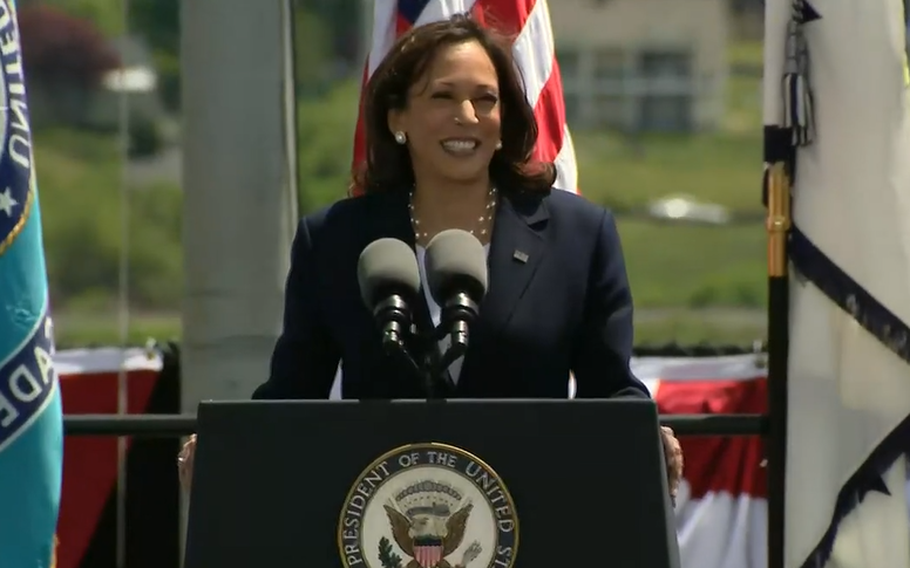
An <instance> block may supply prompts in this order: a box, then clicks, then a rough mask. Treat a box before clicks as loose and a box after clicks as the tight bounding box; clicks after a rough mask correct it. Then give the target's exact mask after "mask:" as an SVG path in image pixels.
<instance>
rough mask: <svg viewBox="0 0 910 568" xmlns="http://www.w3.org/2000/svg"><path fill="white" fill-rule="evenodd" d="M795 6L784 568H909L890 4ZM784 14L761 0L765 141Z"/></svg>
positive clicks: (778, 102)
mask: <svg viewBox="0 0 910 568" xmlns="http://www.w3.org/2000/svg"><path fill="white" fill-rule="evenodd" d="M807 3H808V4H811V6H809V5H806V6H803V4H806V3H805V2H802V1H801V0H799V1H797V2H796V7H797V8H799V9H800V10H802V11H803V13H804V14H812V16H813V17H810V18H809V19H810V20H812V21H809V22H807V23H805V24H803V25H802V26H800V27H801V29H802V31H803V32H804V37H805V45H806V47H807V49H808V54H809V65H808V84H809V85H810V86H811V91H812V94H813V98H812V102H813V105H812V106H813V107H814V108H813V111H814V112H813V115H814V126H815V128H814V132H813V133H812V141H811V143H809V144H808V145H806V146H803V147H800V148H799V149H798V151H797V152H796V158H795V164H796V170H795V180H794V187H793V196H794V202H793V215H794V233H793V238H792V242H791V260H792V263H793V265H792V266H793V273H792V276H791V286H790V289H791V296H790V302H791V304H790V361H789V412H788V420H789V422H788V434H787V435H788V442H787V443H788V448H787V468H786V470H787V482H786V483H787V488H786V535H785V548H786V568H802V567H810V566H811V567H813V568H815V567H818V568H823V567H827V568H834V567H837V568H910V528H908V518H907V502H906V496H905V492H906V488H905V481H906V461H905V459H906V455H907V454H908V451H910V363H908V352H910V330H908V327H907V324H908V323H910V115H908V110H910V90H908V86H907V79H906V74H905V61H906V58H905V22H904V15H903V7H902V1H901V0H807ZM793 15H794V4H793V0H767V4H766V18H765V21H766V23H765V26H766V38H765V41H766V47H765V89H764V113H765V124H766V128H768V127H771V128H769V131H770V130H773V129H774V127H778V126H782V125H785V124H788V123H787V118H786V117H785V115H786V114H787V113H788V112H789V111H793V110H794V109H795V108H796V107H798V106H799V104H797V105H796V106H793V105H792V104H789V105H788V104H785V103H784V99H783V91H784V87H785V85H787V86H792V84H793V83H792V82H784V80H783V77H784V74H785V72H786V71H787V69H785V61H786V57H785V55H786V54H785V44H786V41H787V36H788V23H789V22H790V21H791V19H792V18H793ZM814 16H817V17H814ZM796 102H797V103H798V102H799V101H796ZM789 141H790V140H788V142H789ZM773 153H774V149H773V148H772V154H773Z"/></svg>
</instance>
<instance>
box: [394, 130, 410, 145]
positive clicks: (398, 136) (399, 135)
mask: <svg viewBox="0 0 910 568" xmlns="http://www.w3.org/2000/svg"><path fill="white" fill-rule="evenodd" d="M407 141H408V137H407V136H406V135H405V133H404V132H402V131H401V130H397V131H395V142H398V143H399V144H404V143H405V142H407Z"/></svg>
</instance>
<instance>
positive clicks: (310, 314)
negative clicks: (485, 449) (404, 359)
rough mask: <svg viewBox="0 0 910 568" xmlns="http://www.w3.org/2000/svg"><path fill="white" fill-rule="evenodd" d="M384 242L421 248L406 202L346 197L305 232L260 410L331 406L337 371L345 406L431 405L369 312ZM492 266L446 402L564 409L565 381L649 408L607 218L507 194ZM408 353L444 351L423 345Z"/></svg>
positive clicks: (567, 200)
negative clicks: (369, 292)
mask: <svg viewBox="0 0 910 568" xmlns="http://www.w3.org/2000/svg"><path fill="white" fill-rule="evenodd" d="M382 237H393V238H397V239H400V240H402V241H404V242H406V243H409V244H410V245H412V246H414V240H415V239H414V233H413V230H412V228H411V220H410V216H409V213H408V196H407V194H406V193H405V192H400V193H386V194H371V195H367V196H362V197H355V198H351V199H346V200H343V201H340V202H338V203H335V204H334V205H332V206H330V207H328V208H326V209H324V210H322V211H319V212H317V213H314V214H312V215H309V216H307V217H306V218H304V219H303V220H302V221H301V222H300V226H299V227H298V229H297V235H296V237H295V239H294V245H293V252H292V255H293V257H292V259H291V269H290V273H289V275H288V280H287V289H286V297H285V313H284V330H283V332H282V335H281V337H280V338H279V340H278V342H277V345H276V346H275V352H274V355H273V356H272V362H271V374H270V377H269V379H268V381H266V382H265V383H263V384H262V385H260V386H259V387H258V388H257V389H256V391H255V393H254V395H253V398H257V399H324V398H328V396H329V392H330V390H331V387H332V383H333V379H334V376H335V372H336V368H337V365H338V362H339V361H342V365H343V367H342V368H343V377H344V378H343V384H342V394H343V396H344V398H351V399H402V398H423V397H424V396H425V395H424V391H423V389H422V383H421V380H420V378H419V377H418V376H416V373H413V372H412V371H409V370H408V368H407V367H406V366H404V365H403V364H401V363H400V361H399V360H397V359H394V358H392V357H390V356H388V355H386V354H385V353H384V352H383V349H382V346H381V342H380V339H381V336H380V331H379V328H378V326H377V325H376V324H375V323H374V320H373V318H372V316H371V314H370V313H369V311H368V310H367V308H366V307H365V306H364V304H363V302H362V301H361V297H360V291H359V288H358V284H357V261H358V258H359V256H360V253H361V251H362V250H363V248H364V247H366V246H367V245H368V244H369V243H370V242H372V241H374V240H376V239H379V238H382ZM516 251H520V252H522V253H524V254H525V255H526V257H527V258H526V259H525V258H524V257H523V256H522V255H517V256H520V257H522V259H521V260H524V262H522V261H521V260H519V259H516V258H515V256H516V255H515V252H516ZM488 262H489V289H488V292H487V296H486V298H485V299H484V301H483V302H482V304H481V306H480V316H479V318H478V320H477V321H476V322H475V324H474V326H473V328H472V330H471V341H470V344H469V347H468V351H467V353H466V355H465V359H464V363H463V366H462V370H461V374H460V377H459V380H458V383H457V387H456V388H455V389H454V392H450V393H448V395H449V397H452V398H454V397H457V398H565V397H566V395H567V382H568V375H569V371H572V372H573V373H574V374H575V379H576V383H577V392H576V396H578V397H583V398H606V397H617V396H634V397H647V396H649V395H648V391H647V388H646V387H645V386H644V385H643V384H642V383H641V382H640V381H639V380H638V379H636V378H635V377H634V376H633V374H632V372H631V370H630V368H629V359H630V357H631V353H632V296H631V293H630V291H629V283H628V279H627V277H626V268H625V263H624V260H623V255H622V250H621V247H620V241H619V235H618V233H617V231H616V223H615V221H614V219H613V216H612V215H611V214H610V213H609V212H607V211H606V210H605V209H603V208H602V207H600V206H597V205H594V204H593V203H590V202H589V201H587V200H585V199H584V198H582V197H579V196H576V195H573V194H571V193H568V192H564V191H559V190H554V191H552V192H550V193H549V194H546V195H536V196H529V195H522V196H507V195H506V194H505V192H503V195H502V199H501V203H500V206H499V207H498V209H497V212H496V218H495V224H494V227H493V234H492V240H491V246H490V253H489V260H488ZM412 309H413V310H414V311H415V312H416V313H415V316H414V317H415V320H416V323H417V325H418V327H419V328H420V329H423V330H430V329H432V324H431V321H430V316H429V310H428V308H427V305H426V302H425V301H424V297H423V295H421V297H420V299H419V301H418V305H417V306H416V307H414V308H412ZM409 348H410V349H411V350H412V351H417V352H418V355H419V354H420V352H421V350H425V349H430V348H435V346H434V345H433V344H432V342H429V341H423V342H420V341H419V340H416V339H415V340H414V341H412V342H410V343H409Z"/></svg>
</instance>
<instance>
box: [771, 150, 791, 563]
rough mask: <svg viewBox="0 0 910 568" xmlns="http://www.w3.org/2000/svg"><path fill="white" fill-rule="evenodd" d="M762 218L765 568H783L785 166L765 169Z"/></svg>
mask: <svg viewBox="0 0 910 568" xmlns="http://www.w3.org/2000/svg"><path fill="white" fill-rule="evenodd" d="M767 183H768V185H767V192H768V193H767V196H768V217H767V223H766V229H767V231H768V436H767V438H766V444H767V445H766V455H767V458H768V462H767V468H768V568H784V565H785V554H784V522H785V517H786V515H785V511H786V499H785V490H786V459H787V359H788V356H789V344H790V330H789V312H790V309H789V308H790V306H789V304H790V297H789V296H790V291H789V276H788V258H787V238H788V235H789V232H790V224H791V215H790V174H789V172H788V169H787V166H786V162H784V161H778V162H774V163H772V164H771V165H770V169H769V171H768V178H767Z"/></svg>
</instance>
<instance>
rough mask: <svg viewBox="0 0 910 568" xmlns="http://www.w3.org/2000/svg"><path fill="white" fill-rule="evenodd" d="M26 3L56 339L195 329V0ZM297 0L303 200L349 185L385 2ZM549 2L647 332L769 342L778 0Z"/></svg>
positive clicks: (585, 158)
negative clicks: (187, 294) (185, 35)
mask: <svg viewBox="0 0 910 568" xmlns="http://www.w3.org/2000/svg"><path fill="white" fill-rule="evenodd" d="M18 4H19V21H20V28H21V36H22V49H23V56H24V60H25V65H26V76H27V78H28V89H29V103H30V107H31V115H32V126H33V128H34V130H35V132H34V141H35V155H36V160H37V168H38V183H39V186H40V192H41V200H42V213H43V217H44V219H43V223H44V232H45V247H46V254H47V262H48V271H49V279H50V290H51V297H52V304H53V305H52V310H53V313H54V316H55V324H56V325H55V327H56V333H57V342H58V346H60V347H63V348H67V347H82V346H91V345H113V344H117V343H121V342H125V343H130V344H142V343H144V342H145V341H146V339H147V338H149V337H154V338H156V339H158V340H169V339H179V335H180V329H181V323H180V303H181V297H182V281H183V274H182V270H183V268H182V267H183V260H182V248H181V223H182V221H181V214H182V188H181V179H182V172H181V167H182V164H181V108H180V60H181V58H180V45H179V38H180V30H179V26H180V22H179V12H180V5H179V1H178V0H19V2H18ZM294 6H295V8H294V10H295V18H294V24H295V44H296V46H295V47H296V61H295V66H296V87H297V88H296V98H297V105H298V111H297V122H298V123H297V131H298V136H297V140H298V148H297V153H298V169H299V179H298V188H299V211H300V213H301V214H304V213H306V212H308V211H310V210H312V209H313V208H316V207H320V206H322V205H325V204H328V203H331V202H332V201H335V200H337V199H339V198H342V197H344V196H345V194H346V192H347V188H348V181H349V180H348V178H349V172H350V166H351V149H352V141H353V132H354V125H355V122H356V118H357V102H358V96H359V88H360V80H361V76H362V67H363V61H364V58H365V55H366V53H367V51H368V49H369V42H370V39H369V29H370V26H371V19H372V10H373V7H372V1H369V0H296V1H295V2H294ZM550 9H551V18H552V24H553V28H554V34H555V37H556V44H557V45H556V49H557V58H558V60H559V63H560V66H561V72H562V80H563V85H564V92H565V99H566V107H567V114H568V121H569V125H570V128H571V129H572V135H573V138H574V143H575V150H576V153H577V159H578V165H579V179H580V189H581V192H582V193H583V194H584V195H585V196H586V197H587V198H589V199H591V200H593V201H596V202H599V203H601V204H603V205H605V206H607V207H610V208H612V209H613V210H614V212H615V213H616V214H617V217H618V218H619V228H620V232H621V236H622V238H623V242H624V246H625V252H626V260H627V264H628V269H629V272H630V278H631V283H632V290H633V294H634V297H635V303H636V308H637V315H636V318H637V326H636V334H637V337H636V343H638V344H653V343H666V342H671V341H675V342H680V343H686V344H692V343H697V342H708V343H724V344H729V343H737V344H744V345H745V344H749V343H751V342H752V341H754V340H759V339H763V338H764V335H765V319H766V316H765V303H766V278H765V274H766V269H765V232H764V224H763V208H762V204H761V189H760V188H761V177H762V139H761V136H762V134H761V132H762V131H761V105H760V95H761V93H760V89H761V74H762V68H761V59H762V48H761V37H762V20H763V3H762V2H761V0H687V1H686V2H679V0H559V1H558V2H553V3H551V8H550ZM123 100H125V101H126V104H125V105H124V104H122V101H123ZM250 191H251V197H253V198H255V191H256V188H250ZM225 254H229V251H226V253H225ZM127 310H128V313H129V318H128V319H124V318H123V317H122V316H123V312H124V311H127Z"/></svg>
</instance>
